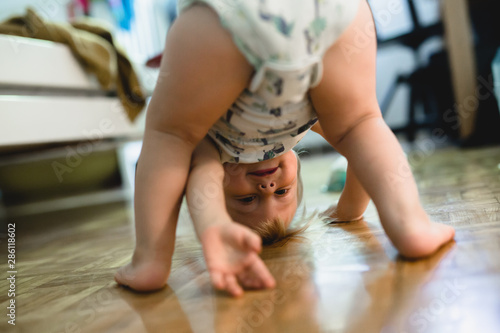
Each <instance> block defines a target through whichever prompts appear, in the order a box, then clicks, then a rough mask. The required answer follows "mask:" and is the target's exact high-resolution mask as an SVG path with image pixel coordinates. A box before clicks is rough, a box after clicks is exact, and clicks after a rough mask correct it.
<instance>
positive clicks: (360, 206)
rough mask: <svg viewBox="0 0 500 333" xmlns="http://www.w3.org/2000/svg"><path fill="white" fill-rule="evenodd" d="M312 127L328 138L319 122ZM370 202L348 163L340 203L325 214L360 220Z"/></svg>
mask: <svg viewBox="0 0 500 333" xmlns="http://www.w3.org/2000/svg"><path fill="white" fill-rule="evenodd" d="M311 129H312V130H313V131H314V132H316V133H318V134H320V135H321V136H322V137H323V138H325V139H326V137H325V133H323V129H322V128H321V125H320V124H319V123H316V124H315V125H314V126H313V127H312V128H311ZM369 202H370V196H369V195H368V193H366V191H365V189H364V188H363V185H361V183H360V182H359V180H358V178H357V177H356V174H355V173H354V171H352V168H351V167H350V165H348V166H347V175H346V181H345V186H344V189H343V190H342V194H341V195H340V198H339V201H338V203H337V204H336V205H333V206H331V207H330V208H329V209H328V210H327V211H326V212H324V213H323V214H324V215H327V216H329V217H331V218H332V219H333V222H348V221H356V220H360V219H361V218H363V213H364V212H365V210H366V207H367V206H368V203H369Z"/></svg>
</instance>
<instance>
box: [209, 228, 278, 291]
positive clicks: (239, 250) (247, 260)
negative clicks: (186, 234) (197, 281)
mask: <svg viewBox="0 0 500 333" xmlns="http://www.w3.org/2000/svg"><path fill="white" fill-rule="evenodd" d="M201 243H202V245H203V253H204V255H205V260H206V263H207V268H208V270H209V272H210V277H211V279H212V284H213V285H214V287H215V288H217V289H220V290H226V291H227V292H229V293H230V294H231V295H233V296H241V295H242V294H243V288H249V289H264V288H272V287H274V286H275V284H276V282H275V280H274V278H273V276H272V275H271V273H269V270H268V269H267V267H266V265H265V264H264V262H263V261H262V260H261V259H260V257H259V255H258V253H259V252H260V251H261V249H262V246H261V243H262V241H261V239H260V238H259V236H257V234H255V233H254V232H253V231H251V230H250V229H249V228H247V227H245V226H243V225H240V224H238V223H234V222H231V223H225V224H217V225H214V226H211V227H209V228H207V229H206V230H205V232H204V233H203V235H202V237H201ZM242 287H243V288H242Z"/></svg>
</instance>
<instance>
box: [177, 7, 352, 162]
mask: <svg viewBox="0 0 500 333" xmlns="http://www.w3.org/2000/svg"><path fill="white" fill-rule="evenodd" d="M195 2H203V3H206V4H208V5H209V6H210V7H212V8H213V9H214V10H215V11H216V12H217V14H218V15H219V18H220V20H221V23H222V25H223V26H224V27H225V28H226V29H228V30H229V32H230V33H231V35H232V38H233V41H234V42H235V44H236V46H237V47H238V48H239V50H240V51H241V52H242V53H243V54H244V56H245V57H246V59H247V60H248V61H249V62H250V63H251V64H252V65H253V67H254V68H255V74H254V77H253V79H252V81H251V83H250V85H249V86H248V87H247V89H245V91H243V93H242V94H241V95H240V96H239V98H238V99H237V100H236V101H235V102H234V103H233V105H232V106H231V107H230V108H229V110H227V112H226V114H225V115H224V116H223V117H221V118H220V119H219V120H218V121H217V122H216V124H215V125H214V126H213V127H212V128H211V129H210V131H209V132H208V134H209V136H210V137H211V138H212V139H213V140H214V142H216V143H217V145H218V147H219V149H220V151H221V161H222V162H233V163H255V162H258V161H263V160H267V159H271V158H274V157H276V156H279V155H281V154H283V153H285V152H287V151H289V150H290V149H292V148H293V147H294V146H295V145H296V144H297V143H298V142H299V141H300V140H301V139H302V138H303V137H304V135H305V134H306V133H307V131H308V130H309V129H310V128H311V127H312V126H313V125H314V124H315V123H316V121H317V118H316V113H315V111H314V108H313V106H312V104H311V102H310V100H309V97H308V90H309V89H310V88H312V87H314V86H316V85H317V84H318V83H319V82H320V80H321V76H322V57H323V54H324V53H325V52H326V50H327V49H328V47H329V46H330V45H332V44H333V43H334V42H335V41H336V40H337V38H338V37H339V36H340V34H341V33H342V32H343V31H344V30H345V28H346V27H347V26H348V25H349V23H350V22H351V21H352V19H353V18H354V16H355V14H356V11H357V8H358V4H359V0H179V10H180V11H182V10H184V9H185V8H187V7H188V6H189V5H191V4H193V3H195Z"/></svg>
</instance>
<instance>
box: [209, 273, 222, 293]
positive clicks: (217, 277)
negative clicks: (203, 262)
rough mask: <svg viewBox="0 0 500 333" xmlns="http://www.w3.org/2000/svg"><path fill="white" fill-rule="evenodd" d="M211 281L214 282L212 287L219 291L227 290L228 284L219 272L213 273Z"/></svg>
mask: <svg viewBox="0 0 500 333" xmlns="http://www.w3.org/2000/svg"><path fill="white" fill-rule="evenodd" d="M210 279H211V280H212V285H213V286H214V287H215V288H216V289H219V290H222V289H225V286H226V282H225V280H224V275H223V274H222V273H221V272H219V271H211V272H210Z"/></svg>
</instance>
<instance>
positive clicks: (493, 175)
mask: <svg viewBox="0 0 500 333" xmlns="http://www.w3.org/2000/svg"><path fill="white" fill-rule="evenodd" d="M334 157H335V155H325V156H322V157H310V158H304V159H303V168H302V169H303V171H304V172H303V177H304V182H305V200H306V202H307V208H308V211H313V210H314V209H316V208H326V207H328V205H329V204H331V203H333V202H335V201H336V200H337V198H338V194H325V193H322V192H321V186H322V185H323V184H324V183H325V182H326V180H327V178H328V172H329V168H330V164H331V162H332V160H333V159H334ZM409 157H410V160H411V161H412V164H413V167H414V172H415V175H416V178H417V181H418V184H419V187H420V190H421V198H422V202H423V204H424V206H425V208H426V210H427V211H428V213H429V214H430V215H431V216H432V217H433V218H434V219H435V220H439V221H442V222H444V223H448V224H451V225H453V226H455V227H456V230H457V233H456V237H455V240H456V242H455V243H452V244H448V245H447V246H445V247H444V248H443V249H441V250H440V251H439V252H438V253H437V254H436V255H434V256H432V257H431V258H428V259H425V260H419V261H405V260H402V259H401V258H399V257H398V254H397V252H396V251H395V249H394V248H393V247H392V245H391V244H390V243H389V241H388V239H387V237H386V236H385V234H384V233H383V231H382V229H381V226H380V224H379V221H378V218H377V215H376V212H375V210H374V208H373V207H372V206H370V207H369V209H368V211H367V213H366V214H365V221H362V222H357V223H352V224H342V225H334V226H325V225H322V224H321V223H319V222H318V223H314V224H313V225H312V226H311V227H310V228H309V229H308V230H307V231H306V232H305V233H304V234H303V237H302V238H300V239H297V240H295V241H290V242H288V243H287V244H286V245H285V246H283V247H279V248H268V249H266V250H265V251H264V253H263V255H262V256H263V258H264V260H265V262H266V263H267V265H268V266H269V268H270V270H271V272H272V273H273V274H274V276H275V277H276V279H277V282H278V284H277V287H276V289H275V290H272V291H252V292H247V293H246V294H245V296H244V297H242V298H240V299H232V298H229V297H227V296H226V295H225V294H223V293H218V292H215V291H214V290H213V289H212V288H211V287H210V284H209V276H208V274H207V272H206V270H205V264H204V262H203V259H202V253H201V249H200V245H199V244H198V243H197V241H196V240H195V238H194V236H193V233H192V229H191V227H190V225H189V220H188V219H187V218H186V217H185V211H184V214H183V216H184V217H182V218H181V221H180V228H179V231H178V234H179V237H178V241H177V245H176V246H177V247H176V252H175V256H174V261H173V271H172V274H171V277H170V279H169V284H168V287H166V288H165V289H164V290H162V291H160V292H157V293H152V294H137V293H134V292H131V291H129V290H126V289H123V288H121V287H118V286H117V285H116V284H115V282H114V281H113V274H114V272H115V271H116V269H117V268H118V267H119V266H120V265H122V264H124V263H126V262H127V261H128V260H129V258H130V255H131V252H132V249H133V232H132V221H131V218H130V215H129V210H128V208H127V207H126V206H124V205H120V204H114V205H103V206H100V207H95V208H91V209H83V210H79V211H71V212H61V213H58V214H51V215H45V216H38V217H36V219H32V220H25V221H17V224H16V226H17V236H16V237H17V238H16V241H17V243H16V246H17V270H18V274H17V280H16V310H17V321H16V323H17V325H16V326H15V327H13V326H11V325H8V324H7V317H6V316H5V313H6V306H7V305H8V304H7V302H8V298H7V289H8V288H7V280H6V278H5V275H4V274H5V272H6V270H7V269H6V265H5V264H3V263H2V265H1V267H2V270H3V272H2V273H0V274H1V275H0V276H1V277H2V278H1V279H0V291H1V294H0V308H2V309H4V310H2V315H1V316H0V332H37V333H38V332H42V333H44V332H134V333H135V332H235V333H236V332H245V333H248V332H385V333H392V332H394V333H396V332H397V333H402V332H439V333H442V332H464V333H466V332H467V333H469V332H500V203H499V199H500V147H494V148H483V149H477V150H458V149H456V148H448V149H445V150H439V151H437V152H433V153H431V152H430V151H428V150H425V151H419V150H418V149H417V151H416V152H415V153H414V154H412V155H409ZM2 243H3V244H2V246H3V247H2V251H5V239H2ZM2 253H5V252H2ZM1 257H2V260H4V261H6V260H7V259H6V255H5V254H3V255H2V256H1Z"/></svg>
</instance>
